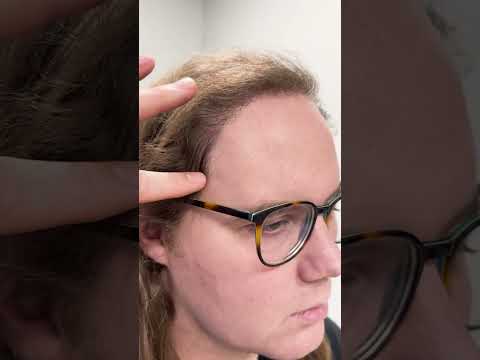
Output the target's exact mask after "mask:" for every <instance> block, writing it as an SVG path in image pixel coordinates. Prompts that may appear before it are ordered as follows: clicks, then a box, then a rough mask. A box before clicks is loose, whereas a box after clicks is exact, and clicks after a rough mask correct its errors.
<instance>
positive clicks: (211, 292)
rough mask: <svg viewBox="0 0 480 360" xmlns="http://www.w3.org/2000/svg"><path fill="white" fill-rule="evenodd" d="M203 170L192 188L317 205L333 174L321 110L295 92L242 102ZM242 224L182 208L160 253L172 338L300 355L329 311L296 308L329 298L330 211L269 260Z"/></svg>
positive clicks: (335, 261) (249, 206)
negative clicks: (285, 258) (171, 307)
mask: <svg viewBox="0 0 480 360" xmlns="http://www.w3.org/2000/svg"><path fill="white" fill-rule="evenodd" d="M207 178H208V182H207V186H206V187H205V189H204V190H203V191H202V192H201V193H200V194H199V195H198V196H197V198H199V199H201V200H204V201H209V202H214V203H218V204H222V205H225V206H229V207H233V208H237V209H244V210H253V209H257V208H258V207H262V204H265V203H271V202H278V203H279V202H288V201H295V200H308V201H311V202H313V203H315V204H318V205H320V204H323V203H324V202H325V201H326V200H327V198H329V196H330V195H332V193H334V192H335V190H336V189H337V188H338V186H339V182H340V178H339V166H338V161H337V157H336V153H335V147H334V143H333V138H332V136H331V133H330V130H329V129H328V128H327V125H326V122H325V119H324V118H323V117H322V115H321V114H320V112H319V111H318V108H317V107H316V106H315V105H314V104H313V103H312V102H311V101H310V100H309V99H308V98H306V97H304V96H299V95H296V96H287V95H282V96H263V97H260V98H257V99H256V100H255V101H254V102H252V103H251V104H249V105H248V106H246V107H245V108H243V109H242V110H241V111H240V112H239V113H238V114H237V115H236V116H235V117H234V118H233V119H231V121H229V122H228V124H227V125H226V126H225V127H224V129H223V130H222V132H221V133H220V135H219V137H218V139H217V142H216V143H215V145H214V147H213V149H212V151H211V153H210V157H209V170H208V176H207ZM246 225H247V226H246ZM249 229H251V227H249V226H248V223H245V221H244V220H240V219H237V218H234V217H231V216H228V215H224V214H220V213H216V212H212V211H208V210H205V209H201V208H194V207H189V208H187V210H186V213H185V215H184V217H183V218H182V220H181V222H180V223H179V225H178V226H177V228H176V229H175V231H174V233H173V235H172V236H173V239H172V240H173V241H174V243H175V248H174V249H173V250H172V251H170V252H168V253H167V255H166V261H165V262H166V265H167V267H168V269H169V279H170V286H171V291H172V296H173V298H174V302H175V307H176V318H175V322H174V324H175V325H174V333H175V334H180V335H179V336H176V335H174V337H175V339H176V340H175V341H176V343H177V344H176V345H177V347H179V348H182V347H183V346H182V339H184V340H185V341H189V342H190V347H191V348H197V349H200V348H202V347H203V348H204V349H205V351H208V352H211V353H212V355H213V353H214V352H215V351H217V352H218V351H223V352H224V354H223V355H226V354H227V353H230V356H232V354H233V353H261V354H263V355H266V356H270V357H273V358H276V359H293V358H299V357H301V356H303V355H305V354H307V353H309V352H311V351H313V350H315V349H316V348H318V347H319V345H320V344H321V342H322V340H323V337H324V322H323V320H324V317H325V316H326V314H323V315H322V316H321V317H317V318H315V319H310V320H307V319H306V318H302V317H299V316H295V315H293V314H295V313H298V312H301V311H304V310H307V309H309V308H312V307H314V306H317V305H326V304H327V303H328V300H329V297H330V279H331V278H332V277H335V276H338V275H339V274H340V251H339V249H338V247H337V245H336V244H335V240H336V236H337V225H336V221H335V219H334V218H333V217H332V218H330V219H329V220H328V227H327V224H326V223H325V221H324V220H323V218H322V217H321V216H319V217H318V219H317V223H316V225H315V229H314V231H313V233H312V235H311V238H310V239H309V241H308V242H307V244H306V245H305V248H304V249H303V250H302V252H300V254H299V255H298V256H297V257H296V258H294V259H293V260H292V261H290V262H289V263H287V264H285V265H282V266H280V267H274V268H269V267H266V266H264V265H262V264H261V262H260V261H259V259H258V257H257V254H256V248H255V238H254V233H253V232H252V231H250V230H249ZM186 339H188V340H186ZM192 342H193V343H194V344H195V345H194V346H192ZM214 349H217V350H214ZM219 349H221V350H219ZM229 358H233V357H229Z"/></svg>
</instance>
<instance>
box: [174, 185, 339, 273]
mask: <svg viewBox="0 0 480 360" xmlns="http://www.w3.org/2000/svg"><path fill="white" fill-rule="evenodd" d="M341 198H342V197H341V191H340V188H339V189H338V190H337V191H335V193H334V194H333V195H332V196H331V197H330V198H329V200H328V201H327V202H326V203H325V204H323V205H320V206H317V205H315V204H313V203H311V202H309V201H295V202H289V203H282V204H278V205H274V206H271V207H268V208H266V209H263V210H259V211H254V212H249V211H243V210H238V209H233V208H230V207H226V206H223V205H218V204H214V203H210V202H205V201H201V200H196V199H188V198H186V199H183V200H182V201H183V202H184V203H186V204H189V205H193V206H196V207H200V208H203V209H207V210H211V211H215V212H218V213H222V214H226V215H230V216H233V217H236V218H239V219H243V220H246V221H249V222H251V223H252V224H254V225H255V230H254V234H255V244H256V248H257V255H258V258H259V259H260V261H261V263H262V264H263V265H265V266H269V267H274V266H280V265H283V264H285V263H287V262H289V261H290V260H292V259H293V258H295V256H297V255H298V254H299V253H300V251H301V250H302V249H303V247H304V246H305V244H306V242H307V241H308V239H309V238H310V235H311V234H312V231H313V229H314V228H315V223H316V220H317V217H318V215H322V217H323V219H324V220H325V222H327V219H328V217H329V216H330V214H331V213H332V211H338V212H340V211H341Z"/></svg>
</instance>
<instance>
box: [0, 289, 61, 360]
mask: <svg viewBox="0 0 480 360" xmlns="http://www.w3.org/2000/svg"><path fill="white" fill-rule="evenodd" d="M13 281H14V282H15V285H13V286H12V287H10V289H9V290H10V291H9V293H8V294H6V293H5V292H4V293H3V294H1V295H2V296H0V340H2V342H3V343H4V344H6V347H7V348H8V349H9V351H10V352H11V353H12V354H14V355H15V359H22V360H34V359H35V360H61V359H66V358H68V342H67V341H66V338H65V336H64V334H63V333H62V331H61V327H60V323H59V321H58V319H57V318H56V317H57V316H56V315H55V314H56V311H55V310H56V309H54V307H55V302H54V296H53V295H52V294H48V293H46V292H45V289H43V291H42V289H41V286H38V287H37V286H32V284H31V282H30V284H28V283H26V282H24V281H18V280H13ZM4 290H5V289H4Z"/></svg>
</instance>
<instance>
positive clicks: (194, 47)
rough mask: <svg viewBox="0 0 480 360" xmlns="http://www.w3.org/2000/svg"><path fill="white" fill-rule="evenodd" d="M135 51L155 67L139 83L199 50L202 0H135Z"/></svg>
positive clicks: (146, 81) (148, 82)
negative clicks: (136, 48)
mask: <svg viewBox="0 0 480 360" xmlns="http://www.w3.org/2000/svg"><path fill="white" fill-rule="evenodd" d="M139 17H140V23H139V53H140V54H141V55H147V56H152V57H154V58H155V61H156V64H157V65H156V67H155V70H154V72H153V73H152V74H151V75H150V76H149V77H148V79H147V80H145V82H142V86H148V85H149V84H151V83H152V81H153V80H154V79H158V78H159V77H160V75H161V74H162V73H163V72H165V71H167V70H169V69H172V68H175V67H176V66H178V64H181V63H183V62H184V61H185V60H187V59H188V58H189V57H190V56H191V54H192V52H198V51H201V50H202V43H203V1H202V0H139Z"/></svg>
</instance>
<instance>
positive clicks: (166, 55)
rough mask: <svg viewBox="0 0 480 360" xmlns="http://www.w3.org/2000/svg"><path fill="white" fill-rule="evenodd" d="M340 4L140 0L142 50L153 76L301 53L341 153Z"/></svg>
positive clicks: (333, 313)
mask: <svg viewBox="0 0 480 360" xmlns="http://www.w3.org/2000/svg"><path fill="white" fill-rule="evenodd" d="M340 4H341V1H340V0H321V1H319V0H296V1H292V0H203V1H201V0H181V1H179V0H140V54H143V55H151V56H154V57H155V58H156V59H157V72H156V73H155V74H153V76H152V77H153V78H155V77H158V74H159V73H162V72H163V71H166V70H168V69H170V68H171V67H172V66H175V65H178V64H179V63H180V62H181V61H182V60H184V59H186V58H187V57H188V56H189V55H191V54H192V53H195V52H199V51H214V50H220V49H228V48H232V47H236V48H242V49H261V50H273V51H280V52H286V53H287V54H292V55H294V56H296V57H297V58H298V59H299V60H300V61H301V62H302V63H303V64H305V65H306V67H307V68H308V69H309V70H311V71H312V72H313V73H314V74H315V75H316V76H317V78H318V80H319V83H320V98H321V99H322V102H323V105H324V108H325V109H326V110H327V111H328V112H329V113H330V115H331V116H332V123H333V131H334V133H336V134H337V135H338V136H335V140H336V147H337V152H338V154H339V157H340V150H341V147H340V136H339V135H340V125H341V123H340V118H341V102H340V101H341V77H340V76H341V62H340V61H341V44H340V36H341V34H340V31H341V29H340V21H341V20H340V19H341V11H340ZM167 49H168V51H167ZM147 83H148V82H147ZM340 285H341V282H340V279H336V280H335V281H334V283H333V289H332V290H333V295H332V301H331V307H330V314H329V316H330V317H331V318H332V319H333V320H334V321H335V322H337V323H338V324H340V321H341V308H340V305H341V297H340V296H341V286H340Z"/></svg>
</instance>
